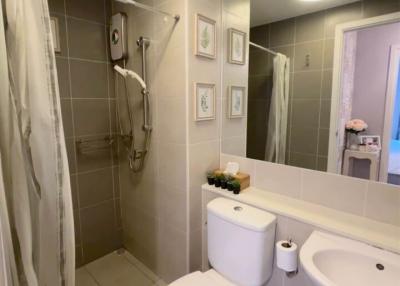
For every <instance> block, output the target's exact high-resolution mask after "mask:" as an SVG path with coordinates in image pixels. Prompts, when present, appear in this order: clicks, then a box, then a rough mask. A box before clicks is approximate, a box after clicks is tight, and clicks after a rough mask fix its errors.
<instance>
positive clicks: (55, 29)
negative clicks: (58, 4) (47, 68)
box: [50, 17, 61, 53]
mask: <svg viewBox="0 0 400 286" xmlns="http://www.w3.org/2000/svg"><path fill="white" fill-rule="evenodd" d="M50 28H51V35H52V37H53V45H54V51H55V52H56V53H60V52H61V45H60V31H59V26H58V18H57V17H50Z"/></svg>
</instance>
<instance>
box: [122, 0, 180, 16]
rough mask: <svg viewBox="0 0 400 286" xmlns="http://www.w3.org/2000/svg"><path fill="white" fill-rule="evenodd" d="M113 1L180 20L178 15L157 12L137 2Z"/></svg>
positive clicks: (129, 0) (131, 0)
mask: <svg viewBox="0 0 400 286" xmlns="http://www.w3.org/2000/svg"><path fill="white" fill-rule="evenodd" d="M115 1H117V2H120V3H123V4H130V5H134V6H136V7H138V8H142V9H144V10H147V11H150V12H154V13H157V14H160V15H164V16H168V17H171V18H173V19H175V21H179V19H180V16H179V15H178V14H170V13H168V12H165V11H162V10H159V9H157V8H154V7H151V6H148V5H145V4H142V3H139V2H137V1H134V0H115Z"/></svg>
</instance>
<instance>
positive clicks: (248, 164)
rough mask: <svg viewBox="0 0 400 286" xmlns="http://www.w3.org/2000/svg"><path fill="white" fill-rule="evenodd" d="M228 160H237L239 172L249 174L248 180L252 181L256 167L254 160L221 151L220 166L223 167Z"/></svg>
mask: <svg viewBox="0 0 400 286" xmlns="http://www.w3.org/2000/svg"><path fill="white" fill-rule="evenodd" d="M228 162H237V163H239V167H240V172H244V173H247V174H249V175H250V181H252V182H253V180H254V179H255V175H256V169H255V168H256V167H255V162H256V161H255V160H252V159H247V158H245V157H240V156H234V155H230V154H226V153H221V157H220V167H221V168H222V169H225V167H226V165H227V164H228Z"/></svg>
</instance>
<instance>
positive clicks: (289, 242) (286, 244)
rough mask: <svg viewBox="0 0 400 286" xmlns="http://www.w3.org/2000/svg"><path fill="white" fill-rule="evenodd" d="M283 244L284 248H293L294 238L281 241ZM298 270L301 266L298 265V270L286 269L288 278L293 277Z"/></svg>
mask: <svg viewBox="0 0 400 286" xmlns="http://www.w3.org/2000/svg"><path fill="white" fill-rule="evenodd" d="M281 246H282V247H283V248H287V249H289V248H292V246H293V241H292V239H291V238H288V239H287V240H286V241H285V242H283V243H281ZM295 247H296V248H297V246H295ZM284 271H285V270H284ZM298 272H299V267H298V266H297V267H296V270H294V271H285V273H286V276H287V277H288V278H292V277H293V276H295V275H296V274H297V273H298Z"/></svg>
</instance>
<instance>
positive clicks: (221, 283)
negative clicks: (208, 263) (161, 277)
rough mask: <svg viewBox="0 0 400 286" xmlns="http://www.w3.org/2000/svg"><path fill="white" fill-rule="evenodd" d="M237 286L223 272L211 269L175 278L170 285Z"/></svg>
mask: <svg viewBox="0 0 400 286" xmlns="http://www.w3.org/2000/svg"><path fill="white" fill-rule="evenodd" d="M204 285H207V286H235V284H233V283H231V282H230V281H228V280H227V279H225V278H224V277H223V276H221V274H219V273H218V272H216V271H215V270H213V269H211V270H208V271H207V272H204V273H202V272H200V271H196V272H193V273H190V274H188V275H185V276H183V277H181V278H179V279H178V280H175V281H174V282H172V283H171V284H169V286H204Z"/></svg>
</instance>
